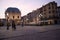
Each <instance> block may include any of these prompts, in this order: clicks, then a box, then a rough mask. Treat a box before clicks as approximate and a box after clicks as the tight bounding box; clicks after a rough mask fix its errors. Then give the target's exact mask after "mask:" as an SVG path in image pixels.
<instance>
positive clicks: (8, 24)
mask: <svg viewBox="0 0 60 40" xmlns="http://www.w3.org/2000/svg"><path fill="white" fill-rule="evenodd" d="M9 26H10V23H9V22H8V21H7V30H9Z"/></svg>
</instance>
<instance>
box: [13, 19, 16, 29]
mask: <svg viewBox="0 0 60 40" xmlns="http://www.w3.org/2000/svg"><path fill="white" fill-rule="evenodd" d="M12 29H13V30H16V25H15V21H14V20H12Z"/></svg>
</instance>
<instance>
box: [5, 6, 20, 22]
mask: <svg viewBox="0 0 60 40" xmlns="http://www.w3.org/2000/svg"><path fill="white" fill-rule="evenodd" d="M5 18H6V20H7V19H8V21H11V20H14V21H15V22H16V23H20V20H21V12H20V11H19V9H18V8H12V7H9V8H7V10H6V11H5Z"/></svg>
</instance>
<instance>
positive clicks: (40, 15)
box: [39, 14, 43, 24]
mask: <svg viewBox="0 0 60 40" xmlns="http://www.w3.org/2000/svg"><path fill="white" fill-rule="evenodd" d="M41 17H43V15H42V14H39V24H40V18H41Z"/></svg>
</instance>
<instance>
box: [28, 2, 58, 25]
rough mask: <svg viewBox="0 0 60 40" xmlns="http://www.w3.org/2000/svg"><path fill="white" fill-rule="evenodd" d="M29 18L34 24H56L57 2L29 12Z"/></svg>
mask: <svg viewBox="0 0 60 40" xmlns="http://www.w3.org/2000/svg"><path fill="white" fill-rule="evenodd" d="M28 15H30V16H29V17H30V18H29V19H32V20H33V21H34V22H35V23H36V24H41V23H42V24H57V18H58V14H57V3H56V2H55V1H53V2H49V3H48V4H46V5H44V6H42V7H41V8H38V9H37V10H35V11H32V12H30V13H29V14H28Z"/></svg>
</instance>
